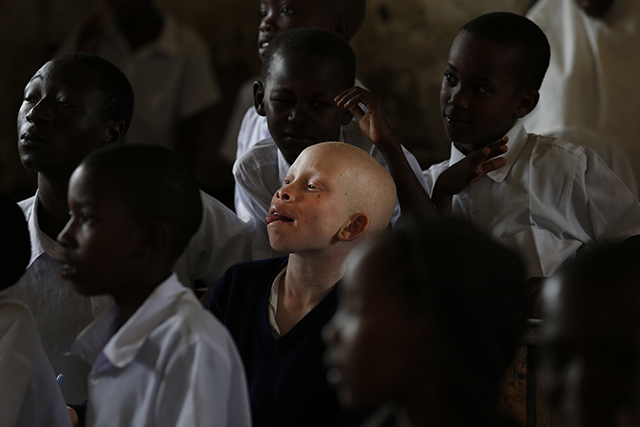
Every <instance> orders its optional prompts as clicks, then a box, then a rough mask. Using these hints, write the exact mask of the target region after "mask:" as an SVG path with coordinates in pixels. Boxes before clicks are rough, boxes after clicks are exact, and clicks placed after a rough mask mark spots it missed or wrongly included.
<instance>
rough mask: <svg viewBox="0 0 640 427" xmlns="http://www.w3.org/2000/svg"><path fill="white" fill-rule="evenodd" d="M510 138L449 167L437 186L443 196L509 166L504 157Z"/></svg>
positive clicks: (470, 154) (488, 146) (499, 141)
mask: <svg viewBox="0 0 640 427" xmlns="http://www.w3.org/2000/svg"><path fill="white" fill-rule="evenodd" d="M508 141H509V137H507V136H505V137H502V138H501V139H499V140H498V141H496V142H492V143H491V144H489V145H487V146H486V147H484V148H481V149H478V150H475V151H472V152H471V153H469V154H468V155H467V156H466V157H465V158H464V159H462V160H460V161H459V162H457V163H456V164H454V165H453V166H451V167H449V168H448V169H447V170H446V171H444V172H443V173H442V174H440V176H439V177H438V181H437V182H436V186H440V191H442V193H443V194H448V195H454V194H458V193H460V192H461V191H462V190H464V189H465V188H467V187H468V186H470V185H471V184H473V183H474V182H476V181H477V180H479V179H480V178H482V177H483V176H485V175H486V174H488V173H489V172H491V171H493V170H496V169H499V168H501V167H502V166H504V165H506V164H507V159H505V158H504V157H496V156H499V155H501V154H504V153H506V152H507V145H506V144H507V142H508Z"/></svg>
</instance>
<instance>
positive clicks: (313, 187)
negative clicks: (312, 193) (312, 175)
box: [307, 184, 317, 189]
mask: <svg viewBox="0 0 640 427" xmlns="http://www.w3.org/2000/svg"><path fill="white" fill-rule="evenodd" d="M307 187H308V188H311V189H316V188H317V187H316V186H315V185H313V184H307Z"/></svg>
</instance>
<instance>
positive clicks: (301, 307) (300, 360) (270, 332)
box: [207, 142, 396, 426]
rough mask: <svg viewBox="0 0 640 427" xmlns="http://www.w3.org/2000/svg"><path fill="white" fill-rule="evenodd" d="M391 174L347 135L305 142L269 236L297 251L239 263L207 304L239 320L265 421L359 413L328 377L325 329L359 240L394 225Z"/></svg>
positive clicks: (257, 414)
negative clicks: (349, 410) (345, 404)
mask: <svg viewBox="0 0 640 427" xmlns="http://www.w3.org/2000/svg"><path fill="white" fill-rule="evenodd" d="M395 204H396V190H395V185H394V183H393V179H392V178H391V175H389V173H388V172H387V171H386V170H385V169H384V167H382V166H381V165H380V164H379V163H378V162H377V161H376V160H375V159H373V158H372V157H371V156H369V155H368V154H367V153H366V152H364V151H363V150H361V149H359V148H356V147H353V146H351V145H347V144H344V143H340V142H326V143H321V144H316V145H312V146H310V147H308V148H307V149H305V150H304V151H303V152H302V153H301V154H300V155H299V156H298V158H297V160H296V161H295V162H294V163H293V165H291V168H289V171H288V173H287V175H286V177H285V180H284V185H283V186H282V187H281V188H280V189H279V190H278V191H277V192H276V193H275V194H274V196H273V198H272V200H271V207H270V209H269V214H268V216H267V219H266V222H267V224H268V225H267V227H268V232H269V241H270V243H271V245H272V246H273V248H274V249H275V250H277V251H278V252H282V253H288V254H289V256H288V257H282V258H272V259H267V260H262V261H255V262H251V263H245V264H240V265H236V266H234V267H232V268H230V269H229V270H228V271H227V273H226V274H225V275H224V276H223V277H222V278H221V279H220V280H219V281H218V282H217V283H216V284H215V285H214V286H213V288H212V292H211V297H210V299H209V301H208V303H207V307H208V308H209V309H210V310H211V311H212V312H213V313H214V314H215V315H216V316H218V317H219V318H220V319H221V320H222V321H223V323H224V324H225V325H226V326H227V327H228V328H229V330H230V331H231V334H232V336H233V337H234V339H235V341H236V344H237V345H238V349H239V350H240V355H241V357H242V359H243V362H244V366H245V370H246V372H247V379H248V381H249V394H250V401H251V411H252V415H253V422H254V425H255V426H266V425H278V426H298V425H305V426H316V425H317V426H329V425H330V426H342V425H355V424H356V420H353V419H350V417H349V416H348V415H347V414H346V413H345V412H344V411H343V410H342V409H341V408H340V405H339V404H338V401H337V398H336V396H335V393H334V392H333V391H332V390H331V389H330V387H329V386H328V384H327V383H326V368H325V367H324V366H323V363H322V354H323V352H324V348H325V346H324V344H323V343H322V339H321V334H320V332H321V329H322V327H323V326H324V325H325V324H326V323H327V322H328V321H329V319H330V318H331V316H332V315H333V313H334V312H335V309H336V297H337V291H336V285H337V283H338V282H339V281H340V280H341V279H342V276H343V275H344V272H345V267H346V258H347V255H348V254H349V252H350V251H351V249H352V248H353V246H354V244H355V243H356V242H357V241H360V240H362V238H363V237H364V236H366V235H375V234H379V233H381V232H382V231H383V230H385V228H386V227H387V226H388V224H389V221H390V220H391V216H392V214H393V210H394V207H395Z"/></svg>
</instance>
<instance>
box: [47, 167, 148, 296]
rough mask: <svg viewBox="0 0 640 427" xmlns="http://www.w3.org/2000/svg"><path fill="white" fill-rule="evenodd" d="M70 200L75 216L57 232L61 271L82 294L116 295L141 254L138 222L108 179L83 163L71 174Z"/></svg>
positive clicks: (72, 213)
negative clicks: (138, 252)
mask: <svg viewBox="0 0 640 427" xmlns="http://www.w3.org/2000/svg"><path fill="white" fill-rule="evenodd" d="M67 200H68V204H69V209H70V211H71V212H70V213H71V218H70V219H69V222H68V223H67V225H66V226H65V228H64V230H62V232H61V233H60V235H59V236H58V242H60V244H61V245H62V247H63V251H62V255H61V257H60V258H59V259H58V261H60V263H61V264H62V268H61V270H60V275H61V276H62V278H63V279H66V280H69V281H71V283H72V284H73V286H74V288H75V289H76V291H77V292H79V293H80V294H82V295H103V294H111V295H115V294H117V293H118V292H120V291H121V289H120V288H123V287H126V286H127V284H128V282H127V280H126V278H127V277H129V276H128V271H129V268H128V267H129V266H130V265H131V263H132V262H133V261H134V260H135V259H136V257H137V255H136V250H137V249H138V248H139V237H140V228H139V226H137V224H136V222H135V221H134V220H133V219H132V218H131V215H130V213H129V211H128V209H127V208H126V207H125V205H124V203H123V202H121V201H120V200H119V199H117V198H114V197H113V196H112V190H110V189H109V188H108V187H107V186H106V185H105V182H104V179H103V178H100V177H97V176H95V174H92V173H91V171H88V170H86V169H85V168H84V167H82V166H81V167H79V168H78V169H76V171H75V172H74V173H73V175H72V176H71V180H70V181H69V192H68V198H67ZM124 290H125V291H126V289H124Z"/></svg>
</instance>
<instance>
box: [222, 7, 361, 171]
mask: <svg viewBox="0 0 640 427" xmlns="http://www.w3.org/2000/svg"><path fill="white" fill-rule="evenodd" d="M365 8H366V0H326V1H320V0H261V1H260V17H261V20H260V25H259V26H258V55H260V59H261V60H264V55H265V52H266V50H267V48H268V47H269V43H270V42H271V40H273V38H274V37H275V36H277V35H278V34H280V33H282V32H284V31H287V30H290V29H293V28H319V29H322V30H325V31H329V32H330V33H333V34H336V35H337V36H339V37H341V38H343V39H344V40H345V41H346V42H347V43H349V41H350V40H351V38H352V37H353V36H354V35H355V34H356V33H357V32H358V30H360V26H361V25H362V22H363V21H364V15H365ZM254 80H255V79H251V80H249V81H247V82H245V83H244V84H243V85H242V87H240V89H239V91H238V96H237V98H236V104H235V106H234V110H233V112H232V116H231V118H230V120H229V125H228V126H227V130H226V132H225V136H224V142H223V147H222V151H223V153H222V154H223V157H224V158H225V159H227V160H229V161H230V162H231V163H233V162H235V160H236V159H239V158H240V156H242V154H244V153H245V152H246V151H247V150H249V149H250V148H251V147H253V146H254V145H255V144H257V143H258V142H260V141H262V140H263V139H265V138H268V137H269V136H270V134H269V128H268V126H267V121H266V119H265V118H264V117H263V116H261V115H259V114H258V113H257V112H256V110H255V108H254V107H253V90H252V87H253V83H254ZM243 116H244V118H243Z"/></svg>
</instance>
